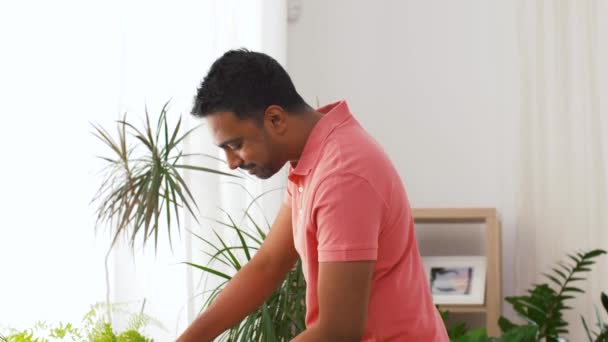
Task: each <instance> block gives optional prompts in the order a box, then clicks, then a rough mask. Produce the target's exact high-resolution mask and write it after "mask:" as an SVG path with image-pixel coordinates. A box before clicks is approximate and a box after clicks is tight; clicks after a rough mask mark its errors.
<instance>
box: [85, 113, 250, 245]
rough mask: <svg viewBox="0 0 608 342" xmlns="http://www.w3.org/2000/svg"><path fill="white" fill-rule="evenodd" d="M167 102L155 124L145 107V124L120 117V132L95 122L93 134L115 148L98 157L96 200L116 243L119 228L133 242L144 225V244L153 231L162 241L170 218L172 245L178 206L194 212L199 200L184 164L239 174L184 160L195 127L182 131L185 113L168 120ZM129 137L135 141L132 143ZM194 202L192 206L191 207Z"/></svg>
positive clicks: (102, 221) (100, 220)
mask: <svg viewBox="0 0 608 342" xmlns="http://www.w3.org/2000/svg"><path fill="white" fill-rule="evenodd" d="M168 106H169V102H167V103H165V105H164V106H163V108H162V110H161V112H160V115H159V118H158V121H157V123H156V126H155V127H153V126H152V125H151V124H150V115H149V114H148V110H147V108H146V111H145V122H144V124H143V127H141V128H138V127H136V126H135V125H134V124H132V123H130V122H128V121H127V115H126V114H125V115H124V117H123V120H118V121H116V123H117V125H116V128H117V132H116V133H117V136H116V137H113V136H112V134H110V132H109V131H108V130H106V129H104V128H103V127H101V126H100V125H98V124H93V128H94V132H93V134H94V135H95V136H96V137H97V138H99V139H100V140H101V141H102V142H103V143H104V144H105V145H106V146H107V147H108V148H109V150H110V151H111V154H112V157H107V156H100V157H99V158H101V159H102V160H103V161H104V162H105V166H104V168H103V172H104V174H105V175H104V179H103V182H102V184H101V186H100V187H99V189H98V191H97V193H96V194H95V196H94V198H93V201H92V202H97V203H98V209H97V226H100V225H103V224H109V225H110V227H112V229H113V230H114V239H113V241H112V245H114V243H115V242H116V239H117V238H118V236H119V235H121V233H124V234H126V235H127V236H128V237H129V239H130V242H131V246H133V245H134V243H135V240H136V237H137V236H138V233H139V232H140V231H142V230H143V244H144V245H145V243H146V242H147V240H148V238H150V237H152V236H154V245H155V247H156V246H157V245H158V230H159V225H160V224H161V222H163V221H165V220H166V224H167V233H168V235H169V244H171V224H172V219H171V218H172V217H173V218H175V220H176V222H177V226H178V231H179V227H180V222H179V215H178V209H179V208H185V209H186V210H188V211H189V212H190V213H191V214H192V216H193V217H195V218H196V215H194V209H195V208H196V203H195V201H194V198H193V196H192V193H191V192H190V190H189V189H188V186H187V185H186V183H185V181H184V179H183V178H182V176H181V175H180V172H179V171H180V169H189V170H197V171H204V172H211V173H216V174H221V175H226V176H231V177H238V176H235V175H233V174H230V173H225V172H221V171H217V170H213V169H210V168H205V167H200V166H193V165H186V164H182V158H183V157H184V156H185V155H184V154H183V152H182V151H181V150H180V148H179V146H180V143H181V142H182V141H183V140H184V139H185V138H186V137H187V136H188V135H189V134H190V133H192V131H194V130H195V129H196V127H195V128H192V129H190V130H188V131H186V132H185V133H184V134H180V129H181V125H182V121H181V118H180V119H179V120H178V121H177V124H176V125H175V127H173V128H171V127H169V123H168V120H167V111H168ZM131 139H135V140H136V143H135V144H132V143H131ZM193 207H194V208H193Z"/></svg>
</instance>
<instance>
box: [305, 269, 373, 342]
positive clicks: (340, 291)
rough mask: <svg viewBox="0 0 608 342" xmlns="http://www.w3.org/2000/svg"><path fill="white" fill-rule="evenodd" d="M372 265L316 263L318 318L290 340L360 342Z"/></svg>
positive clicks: (365, 319) (365, 314)
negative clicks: (312, 324)
mask: <svg viewBox="0 0 608 342" xmlns="http://www.w3.org/2000/svg"><path fill="white" fill-rule="evenodd" d="M374 265H375V262H374V261H351V262H321V263H319V280H318V289H317V292H318V300H319V321H318V322H317V324H315V325H314V326H312V327H310V329H308V330H306V331H304V332H303V333H302V334H300V335H298V336H297V337H296V338H295V339H294V340H293V341H294V342H308V341H315V342H316V341H336V342H343V341H344V342H347V341H353V342H355V341H356V342H359V341H361V338H362V337H363V334H364V332H365V323H366V321H367V306H368V302H369V293H370V288H371V282H372V275H373V273H374Z"/></svg>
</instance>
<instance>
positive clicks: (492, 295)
mask: <svg viewBox="0 0 608 342" xmlns="http://www.w3.org/2000/svg"><path fill="white" fill-rule="evenodd" d="M413 214H414V221H415V223H447V224H449V223H481V224H483V225H484V228H485V229H484V235H485V239H484V243H485V257H486V295H485V303H484V304H483V305H440V306H439V308H440V309H441V310H447V311H449V312H450V313H480V314H485V316H486V328H487V330H488V335H490V336H498V335H499V334H500V328H499V327H498V319H499V318H500V314H501V304H502V291H501V284H502V282H501V273H502V272H501V248H500V245H501V243H500V224H499V222H498V217H497V214H496V209H494V208H415V209H413Z"/></svg>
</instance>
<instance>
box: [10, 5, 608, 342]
mask: <svg viewBox="0 0 608 342" xmlns="http://www.w3.org/2000/svg"><path fill="white" fill-rule="evenodd" d="M607 18H608V2H605V1H599V0H597V1H593V0H582V1H558V0H555V1H549V0H544V1H543V0H535V1H528V0H515V1H483V0H462V1H445V0H443V1H442V0H430V1H429V0H426V1H422V0H402V1H398V0H394V1H389V0H386V1H371V0H351V1H347V0H331V1H322V0H289V1H288V0H266V1H264V0H251V1H244V0H242V1H237V0H228V1H210V0H207V1H173V2H169V1H134V0H129V1H104V2H93V1H66V0H57V1H52V2H50V1H28V0H25V1H2V2H0V104H1V108H2V109H3V112H4V113H3V115H2V117H3V119H2V121H1V123H0V155H1V158H2V159H1V160H2V162H1V163H2V164H1V166H2V167H1V168H0V175H1V176H0V194H1V196H0V201H1V205H0V328H1V327H15V328H19V329H21V328H25V327H28V326H31V325H32V324H33V323H34V322H36V321H39V320H43V321H49V322H55V321H64V322H65V321H73V322H77V321H79V320H80V319H81V318H82V316H83V314H85V313H86V312H87V310H88V309H89V305H91V304H94V303H96V302H103V301H104V300H106V297H108V296H109V299H110V301H112V302H130V303H136V305H140V303H141V302H142V301H143V300H144V298H145V300H146V304H145V306H146V312H147V313H148V314H149V315H151V316H153V317H155V318H156V319H158V320H159V321H160V322H162V324H163V326H164V329H160V328H157V327H152V328H151V330H150V332H149V335H150V336H153V337H154V338H155V340H158V341H169V340H172V339H174V338H175V337H176V336H177V335H178V334H179V333H180V332H181V331H182V330H183V329H185V327H186V326H187V324H188V322H190V321H192V320H193V319H194V317H196V315H197V313H198V312H199V310H200V308H201V304H202V302H203V299H202V297H201V296H197V294H199V293H200V292H201V286H202V285H201V282H200V272H197V271H196V270H194V269H192V268H190V267H187V266H185V265H183V264H181V262H183V261H191V260H202V258H203V255H202V252H201V249H202V248H203V247H201V244H200V241H196V240H193V238H192V236H191V235H190V234H188V233H186V232H184V231H182V234H181V237H177V235H175V236H173V249H171V248H170V247H169V245H168V243H166V241H167V240H166V238H165V237H163V236H161V238H159V241H160V242H159V245H158V249H157V250H156V251H155V250H154V246H150V245H148V246H146V247H145V248H142V247H140V246H137V247H136V248H135V250H132V249H131V248H130V247H129V245H128V244H127V243H125V242H124V241H119V243H118V246H117V247H116V248H115V249H114V250H113V251H112V252H111V253H110V254H109V259H108V262H107V267H108V277H109V278H108V279H107V280H108V284H109V287H108V286H107V285H108V284H106V272H105V268H106V264H105V263H104V261H105V256H106V253H107V251H108V248H109V246H110V242H111V238H112V235H111V232H110V231H109V230H108V229H104V227H99V228H100V229H98V230H97V232H96V231H95V209H96V207H95V206H94V205H91V204H90V202H91V199H92V198H93V196H94V194H95V191H96V190H97V189H98V188H99V186H100V182H101V181H102V177H101V175H100V174H99V170H100V168H101V165H102V164H101V161H100V160H99V159H98V158H96V156H97V155H103V154H105V153H106V152H107V151H106V147H105V146H103V144H102V143H100V142H99V141H98V140H97V139H95V137H94V136H93V135H92V134H91V132H92V126H91V123H99V124H100V125H103V126H106V127H110V128H111V127H113V125H114V120H117V119H119V118H121V117H122V115H123V114H124V113H125V112H127V113H129V115H132V116H131V117H132V119H133V120H134V121H136V122H137V121H138V120H140V118H143V113H144V107H145V106H147V108H148V109H149V110H150V112H151V113H158V112H160V108H161V107H162V105H163V104H164V103H165V102H166V101H168V100H169V99H171V104H170V110H169V114H168V116H169V120H170V121H171V122H175V121H176V120H177V118H178V117H179V115H180V114H181V115H182V117H183V120H184V122H185V123H184V125H185V126H187V127H195V126H197V125H199V124H201V123H202V122H200V121H198V120H196V119H194V118H191V117H189V111H190V106H191V104H192V99H193V96H194V95H195V92H196V87H197V86H198V85H199V84H200V81H201V80H202V78H203V77H204V75H205V74H206V72H207V70H208V69H209V67H210V65H211V63H212V62H213V61H214V60H215V59H216V58H218V57H219V56H221V55H222V54H223V53H224V52H225V51H227V50H229V49H232V48H240V47H246V48H248V49H251V50H255V51H261V52H264V53H267V54H269V55H271V56H273V57H274V58H275V59H277V60H278V61H279V62H280V63H281V64H282V65H283V66H284V67H285V68H286V69H287V71H288V72H289V73H290V75H291V76H292V80H293V81H294V83H295V85H296V88H297V89H298V91H299V92H300V93H301V94H302V95H303V97H304V98H305V100H306V101H307V102H308V103H309V104H311V105H313V106H314V107H317V106H321V105H324V104H327V103H330V102H334V101H337V100H341V99H346V100H347V101H348V103H349V106H350V108H351V110H352V111H353V113H354V115H355V117H356V118H357V119H358V120H359V121H360V122H361V123H362V124H363V126H364V127H365V128H366V129H367V130H368V131H369V132H370V133H371V134H372V135H373V136H374V137H375V138H376V139H377V140H378V141H379V142H380V143H381V145H382V146H384V148H385V150H386V152H387V153H388V155H389V156H390V158H391V159H392V160H393V162H394V164H395V165H396V167H397V169H398V170H399V172H400V174H401V177H402V179H403V182H404V184H405V186H406V189H407V191H408V195H409V198H410V201H411V204H412V206H413V207H492V208H496V209H497V211H498V213H499V217H500V222H501V228H502V251H501V253H502V289H503V296H511V295H514V294H521V293H524V292H525V290H526V289H527V288H529V286H530V285H531V284H532V283H534V282H538V281H541V280H542V275H541V273H542V272H545V271H547V270H550V269H551V267H553V265H555V263H556V262H557V261H559V260H560V259H562V258H563V257H564V256H565V254H566V253H569V252H573V251H578V250H588V249H592V248H604V249H606V248H608V199H607V198H608V196H607V195H608V171H607V170H608V102H607V101H608V100H607V98H608V97H607V96H606V95H608V65H607V64H606V61H607V60H608V20H607ZM184 151H187V152H192V153H195V152H196V153H198V152H204V153H209V154H213V155H216V156H218V157H220V158H221V157H223V156H222V155H221V154H220V153H219V152H220V151H219V150H218V149H217V147H215V146H214V145H213V144H212V141H211V139H210V138H209V136H208V134H207V133H206V130H205V129H204V127H203V129H202V130H197V131H196V132H195V133H194V134H193V135H191V136H190V137H189V139H187V140H186V141H185V144H184ZM191 162H196V160H195V158H193V161H191ZM215 166H218V167H222V166H221V163H217V164H215ZM285 175H286V173H285V170H283V171H282V172H281V173H280V174H278V175H276V176H275V177H273V179H271V180H270V181H268V182H259V181H257V180H252V179H246V180H243V181H239V182H240V183H239V185H238V186H235V185H234V184H231V182H230V181H228V180H226V179H224V178H225V177H220V176H212V175H205V174H200V173H196V172H184V176H185V178H186V180H187V182H188V183H189V184H190V187H191V188H192V190H193V192H194V197H195V198H196V199H197V202H198V204H199V207H200V208H201V213H200V216H201V217H204V216H215V215H218V213H219V211H218V208H223V209H226V210H229V211H234V212H238V211H239V210H241V209H242V208H243V207H244V206H246V205H247V203H248V199H247V198H246V196H243V190H242V188H241V186H244V187H246V188H247V189H248V190H249V191H250V192H251V193H254V194H259V193H263V192H265V191H269V190H273V189H278V188H280V187H282V186H284V184H285V181H286V177H285ZM280 201H281V191H280V190H279V191H273V192H271V193H270V194H269V195H267V196H265V197H264V198H263V199H262V208H263V209H262V211H261V213H260V214H259V215H263V216H265V217H267V218H268V219H269V220H271V219H272V218H273V215H274V213H275V212H276V210H277V208H278V206H279V204H280ZM181 215H182V216H183V220H184V222H185V223H184V226H185V227H187V228H188V229H192V230H195V231H197V232H199V233H200V234H210V232H209V229H208V228H207V227H206V226H205V224H204V223H203V224H199V223H197V222H196V220H194V219H193V218H192V217H191V216H190V215H186V213H182V214H181ZM461 234H462V233H461V232H458V230H452V231H450V230H445V231H442V233H441V234H436V233H435V234H434V235H433V233H431V232H430V230H428V231H427V230H426V229H421V227H418V237H419V240H420V241H421V245H422V246H423V247H424V248H423V250H422V252H423V254H427V255H441V254H442V253H443V254H446V253H447V252H446V250H448V251H449V253H452V254H454V253H459V252H456V251H455V250H462V253H465V254H466V253H471V252H470V251H467V248H472V249H475V248H478V245H479V239H480V238H479V236H478V235H476V234H472V235H470V234H469V235H467V236H468V237H467V238H465V239H462V238H460V239H459V236H462V235H461ZM161 235H162V233H161ZM205 236H207V235H205ZM451 241H458V242H457V243H458V244H460V245H462V246H461V247H462V249H460V248H454V246H453V245H450V242H451ZM607 266H608V265H607V263H606V260H605V257H604V258H603V259H601V260H599V262H598V264H597V265H596V266H595V268H594V271H593V272H591V273H590V274H589V275H588V281H586V282H585V283H584V284H583V283H582V284H581V287H582V288H584V290H585V291H586V293H585V294H581V295H580V296H579V297H577V299H576V302H575V303H573V305H572V306H573V307H574V308H575V309H574V310H571V312H570V313H568V316H567V318H568V320H569V321H570V322H571V327H570V330H571V335H570V336H571V340H572V341H582V340H583V338H584V337H583V336H584V335H583V334H584V333H583V330H582V326H581V324H580V315H583V316H585V317H588V318H589V319H592V318H593V317H594V309H593V307H594V305H599V301H598V299H599V294H600V292H601V291H606V290H608V268H607ZM404 291H407V289H404ZM503 312H504V314H505V315H507V316H509V317H514V313H513V311H512V310H510V308H509V307H508V306H507V305H504V306H503ZM467 319H470V320H471V322H473V323H472V324H478V322H477V319H476V318H467ZM476 322H477V323H476ZM119 323H120V322H119ZM479 324H481V325H483V323H479Z"/></svg>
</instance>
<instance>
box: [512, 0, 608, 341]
mask: <svg viewBox="0 0 608 342" xmlns="http://www.w3.org/2000/svg"><path fill="white" fill-rule="evenodd" d="M607 18H608V4H607V3H606V2H605V1H594V0H585V1H542V0H538V1H527V0H525V1H520V2H519V9H518V21H519V22H518V26H519V30H520V31H519V50H520V57H521V65H520V66H521V70H522V73H521V76H522V78H521V80H522V81H521V91H522V93H521V96H522V108H521V117H520V124H521V125H520V127H521V139H520V141H521V146H520V153H521V155H520V165H519V169H520V171H521V174H520V175H519V176H520V177H519V189H518V190H519V193H518V196H517V198H518V199H519V203H518V210H517V242H516V248H517V251H516V253H515V256H516V258H517V259H516V272H515V273H516V289H515V292H516V293H524V291H525V289H527V288H529V287H530V286H531V284H532V283H534V282H537V281H541V280H542V281H546V280H544V279H543V277H542V275H541V273H542V272H551V268H552V267H553V266H554V265H555V264H556V262H557V261H559V260H563V259H564V257H565V256H566V253H570V252H576V251H579V250H586V249H593V248H603V249H608V102H607V95H608V65H607V64H606V61H608V20H607ZM607 265H608V263H607V262H606V256H604V257H602V259H601V262H600V263H599V264H598V265H596V266H595V267H594V268H593V273H591V274H590V275H588V277H589V280H588V281H587V282H585V283H579V284H578V285H580V286H582V288H583V289H584V290H586V292H587V293H586V294H584V295H581V296H579V297H578V298H577V299H576V300H575V301H573V302H572V304H573V307H574V310H571V311H569V313H568V315H567V317H566V319H567V321H568V322H570V332H571V335H570V340H571V341H583V340H586V337H585V335H583V330H582V325H581V323H580V316H579V315H584V316H585V318H586V319H587V320H588V321H591V322H595V315H594V314H593V312H594V311H593V306H594V305H596V306H600V307H601V305H600V302H599V298H600V291H608V267H607Z"/></svg>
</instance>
